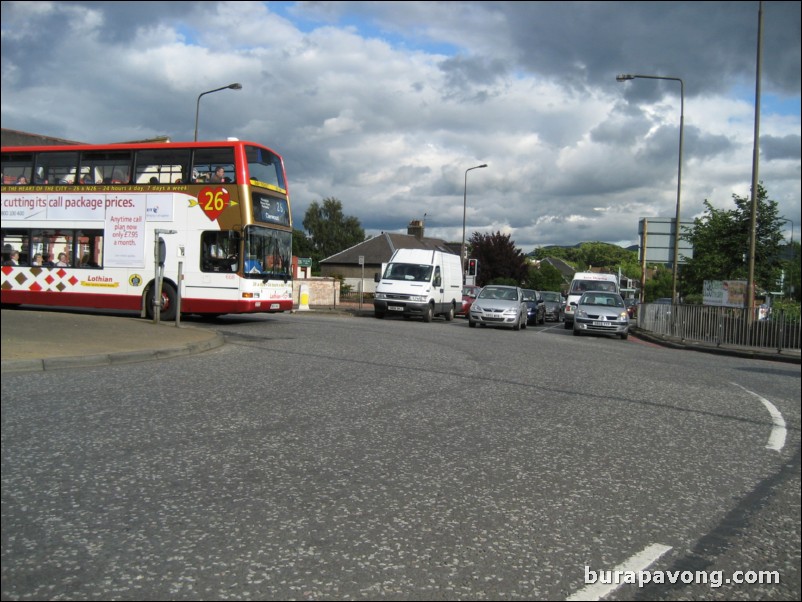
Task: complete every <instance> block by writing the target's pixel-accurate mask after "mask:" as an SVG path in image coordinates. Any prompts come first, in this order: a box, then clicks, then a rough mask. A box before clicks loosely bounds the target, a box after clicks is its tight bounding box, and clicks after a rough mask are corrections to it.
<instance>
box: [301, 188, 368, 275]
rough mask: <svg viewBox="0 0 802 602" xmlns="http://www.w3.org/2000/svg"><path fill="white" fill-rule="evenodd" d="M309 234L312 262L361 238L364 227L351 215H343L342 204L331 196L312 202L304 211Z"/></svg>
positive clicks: (363, 235) (305, 225) (350, 245)
mask: <svg viewBox="0 0 802 602" xmlns="http://www.w3.org/2000/svg"><path fill="white" fill-rule="evenodd" d="M303 223H304V228H305V229H306V231H307V232H308V233H309V237H308V241H309V243H310V245H311V247H310V255H311V256H312V259H313V260H314V261H315V262H318V261H320V260H321V259H325V258H326V257H330V256H332V255H334V254H336V253H339V252H340V251H344V250H345V249H347V248H348V247H352V246H354V245H356V244H359V243H360V242H362V241H363V240H365V230H364V229H363V228H362V226H361V224H360V223H359V220H358V219H357V218H355V217H351V216H346V215H344V214H343V205H342V203H341V202H340V201H338V200H337V199H334V198H326V199H323V205H322V206H321V205H320V204H319V203H318V202H317V201H315V202H313V203H312V204H311V205H310V206H309V209H307V210H306V213H305V214H304V222H303Z"/></svg>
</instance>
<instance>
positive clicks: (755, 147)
mask: <svg viewBox="0 0 802 602" xmlns="http://www.w3.org/2000/svg"><path fill="white" fill-rule="evenodd" d="M762 49H763V2H758V10H757V67H756V68H755V134H754V140H753V141H752V211H751V216H750V221H749V275H748V277H747V283H746V297H747V302H746V307H747V308H748V309H749V319H750V320H751V319H752V318H754V315H755V247H756V246H757V244H756V240H755V239H756V238H757V202H758V161H759V158H760V69H761V61H762V54H763V52H762Z"/></svg>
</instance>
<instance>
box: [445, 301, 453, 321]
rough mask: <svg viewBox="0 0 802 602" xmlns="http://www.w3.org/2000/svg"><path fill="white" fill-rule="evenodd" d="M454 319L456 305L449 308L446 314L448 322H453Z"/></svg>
mask: <svg viewBox="0 0 802 602" xmlns="http://www.w3.org/2000/svg"><path fill="white" fill-rule="evenodd" d="M453 319H454V304H453V303H452V304H451V307H449V308H448V312H447V313H446V322H451V321H452V320H453Z"/></svg>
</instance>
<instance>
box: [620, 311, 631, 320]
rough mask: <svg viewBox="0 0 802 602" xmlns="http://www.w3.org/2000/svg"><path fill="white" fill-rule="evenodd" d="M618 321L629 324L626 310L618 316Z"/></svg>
mask: <svg viewBox="0 0 802 602" xmlns="http://www.w3.org/2000/svg"><path fill="white" fill-rule="evenodd" d="M618 319H619V320H621V321H622V322H627V321H628V320H629V314H628V313H627V312H626V310H624V311H622V312H621V313H620V314H618Z"/></svg>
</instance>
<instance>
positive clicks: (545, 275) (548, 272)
mask: <svg viewBox="0 0 802 602" xmlns="http://www.w3.org/2000/svg"><path fill="white" fill-rule="evenodd" d="M562 283H563V277H562V274H561V273H560V270H558V269H557V268H555V267H554V266H553V265H551V264H548V263H541V264H540V265H539V266H535V265H530V266H529V274H528V275H527V281H526V283H525V284H526V288H533V289H535V290H538V291H556V292H558V293H559V292H560V290H561V288H562Z"/></svg>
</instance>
